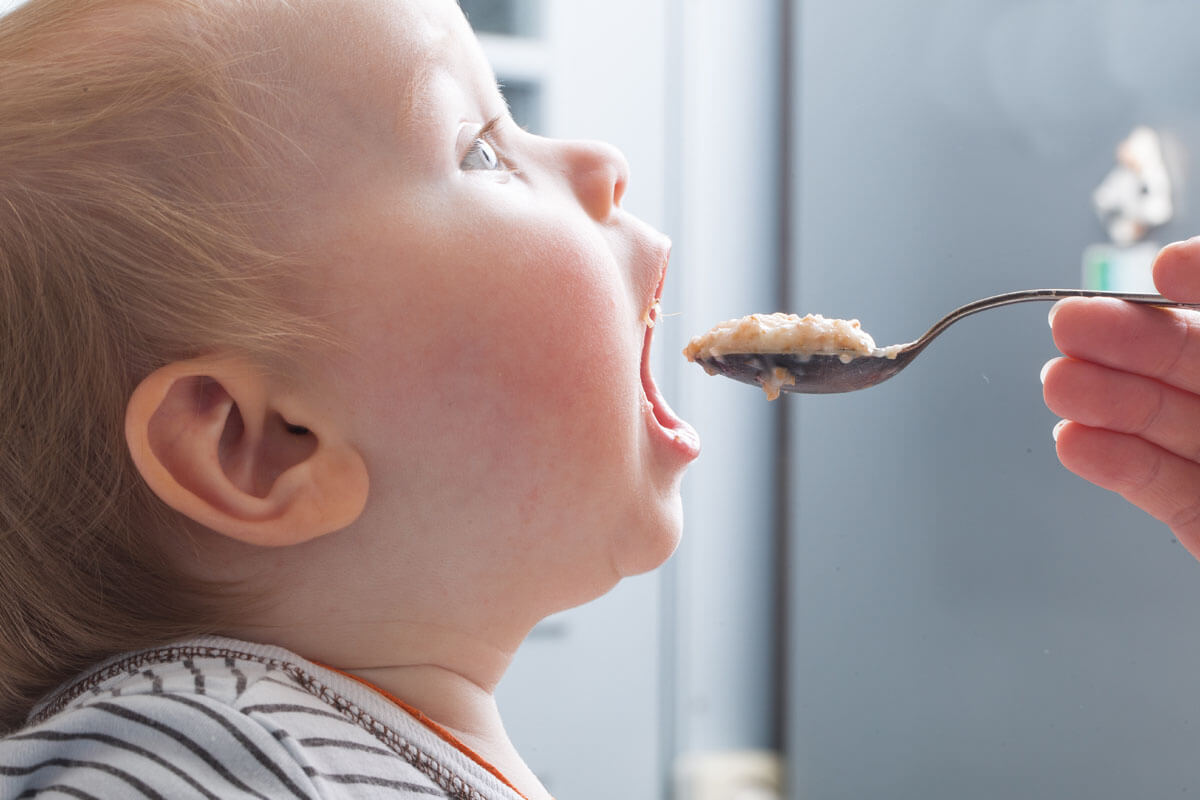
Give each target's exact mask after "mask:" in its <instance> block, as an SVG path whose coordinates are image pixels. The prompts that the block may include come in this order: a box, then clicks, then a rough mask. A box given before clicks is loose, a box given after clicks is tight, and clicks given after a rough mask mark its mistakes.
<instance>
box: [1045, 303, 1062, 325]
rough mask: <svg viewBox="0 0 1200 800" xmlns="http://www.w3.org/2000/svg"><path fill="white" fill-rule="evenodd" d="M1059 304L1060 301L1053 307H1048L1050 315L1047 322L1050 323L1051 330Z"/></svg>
mask: <svg viewBox="0 0 1200 800" xmlns="http://www.w3.org/2000/svg"><path fill="white" fill-rule="evenodd" d="M1061 304H1062V300H1059V301H1058V302H1057V303H1055V304H1054V305H1052V306H1050V315H1049V320H1048V321H1049V322H1050V327H1051V328H1053V327H1054V315H1055V314H1057V313H1058V307H1059V306H1060V305H1061Z"/></svg>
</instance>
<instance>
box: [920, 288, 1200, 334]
mask: <svg viewBox="0 0 1200 800" xmlns="http://www.w3.org/2000/svg"><path fill="white" fill-rule="evenodd" d="M1064 297H1115V298H1116V299H1118V300H1126V301H1128V302H1130V303H1142V304H1144V305H1151V306H1162V307H1164V308H1200V303H1177V302H1175V301H1174V300H1168V299H1167V298H1165V297H1163V296H1162V295H1159V294H1143V293H1140V292H1102V291H1098V290H1093V289H1025V290H1024V291H1020V292H1008V293H1007V294H997V295H993V296H992V297H984V298H983V299H981V300H976V301H974V302H972V303H967V304H966V305H965V306H960V307H959V308H956V309H954V310H953V311H951V312H950V313H949V314H947V315H946V316H944V317H942V318H941V319H940V320H938V321H937V322H936V323H935V324H934V326H933V327H932V328H930V329H929V330H928V331H926V332H925V335H924V336H922V337H921V338H920V339H918V340H917V341H916V342H914V343H913V344H918V343H920V344H921V345H922V346H924V345H925V344H928V343H929V342H930V341H931V340H932V339H933V338H934V337H935V336H937V335H938V334H939V333H941V332H942V331H944V330H945V329H946V328H948V327H949V326H950V325H953V324H954V323H955V322H958V321H959V320H960V319H962V318H963V317H969V316H970V315H972V314H977V313H979V312H980V311H986V310H987V309H989V308H998V307H999V306H1007V305H1011V304H1013V303H1030V302H1033V301H1036V300H1061V299H1063V298H1064Z"/></svg>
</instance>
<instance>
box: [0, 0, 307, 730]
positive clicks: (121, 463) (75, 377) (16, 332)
mask: <svg viewBox="0 0 1200 800" xmlns="http://www.w3.org/2000/svg"><path fill="white" fill-rule="evenodd" d="M265 3H266V0H262V2H261V3H248V2H235V3H228V2H227V3H223V4H222V3H220V2H217V1H216V0H214V2H210V3H204V2H198V1H197V0H123V1H122V0H33V2H32V3H30V4H29V5H26V6H23V7H21V8H18V9H17V10H16V11H14V12H12V13H10V14H9V15H8V16H7V17H3V18H0V729H4V730H8V729H12V728H14V727H16V726H19V725H20V724H21V722H22V720H23V718H24V716H25V715H26V714H27V713H28V711H29V710H30V708H31V706H32V705H33V704H34V703H35V701H36V699H37V698H38V697H39V696H41V695H42V694H44V693H45V692H46V691H47V690H48V689H50V688H52V687H53V686H55V685H56V684H58V683H60V682H62V681H63V680H65V679H67V678H69V677H70V676H72V675H73V674H75V673H77V672H78V671H79V670H81V669H83V668H85V667H86V666H88V665H89V664H92V663H94V662H96V661H97V660H100V659H103V658H105V657H107V656H110V655H112V654H115V653H118V652H121V651H126V650H129V649H134V648H140V647H146V646H154V645H159V644H163V643H166V642H168V641H171V640H173V639H176V638H182V637H187V636H191V635H196V634H199V633H203V632H211V631H215V630H219V629H220V628H221V627H222V625H223V624H224V623H225V622H226V621H227V620H228V618H229V617H230V611H231V604H232V603H239V602H242V599H243V598H240V597H238V596H237V592H236V591H234V590H232V589H231V587H214V586H210V585H204V584H201V583H199V582H197V581H195V580H190V579H188V578H187V577H186V576H185V575H183V574H181V573H180V570H179V568H178V567H176V566H173V565H172V563H171V562H170V561H169V559H167V558H166V557H165V556H164V555H163V554H162V552H161V548H159V547H158V546H157V541H156V540H158V539H160V538H161V537H164V536H178V535H183V532H182V531H183V529H184V527H185V526H184V523H183V521H182V519H181V518H180V517H179V516H178V515H176V514H175V513H174V512H172V511H171V510H169V509H168V508H166V506H165V505H163V504H162V503H161V502H160V501H159V500H158V499H157V498H156V497H155V496H154V495H153V494H151V493H150V491H149V490H148V489H147V487H146V486H145V484H144V483H143V482H142V480H141V479H140V477H139V475H138V474H137V472H136V471H135V469H134V467H133V464H132V461H131V459H130V457H129V454H128V451H127V448H126V445H125V440H124V437H123V419H124V410H125V405H126V402H127V400H128V398H129V396H130V393H131V392H132V390H133V388H134V387H135V386H136V385H137V383H138V382H139V381H140V380H141V379H142V378H143V377H145V376H146V375H147V374H148V373H149V372H151V371H152V370H154V369H156V368H157V367H160V366H162V365H164V364H166V363H169V362H171V361H174V360H176V359H181V358H188V357H193V356H196V355H199V354H203V353H207V352H221V351H234V352H239V353H243V354H248V355H250V356H252V357H254V358H256V359H258V360H259V362H260V363H263V364H264V365H266V366H268V367H270V366H276V367H278V366H279V365H280V364H282V363H283V361H282V359H286V358H287V357H288V354H289V353H290V352H291V351H292V349H293V348H294V347H295V345H296V343H297V342H299V341H302V340H303V339H304V337H307V336H311V335H312V333H313V331H312V330H311V329H310V328H309V327H307V325H306V322H305V321H304V320H302V319H300V318H299V317H298V316H297V315H295V314H290V313H287V312H285V310H284V309H283V307H282V305H281V303H280V302H278V301H277V299H276V296H275V290H276V288H277V287H278V280H279V279H280V278H281V276H282V275H283V273H285V272H286V271H288V270H290V269H292V268H293V267H294V265H293V264H292V262H291V261H290V260H289V259H285V258H283V257H282V256H281V254H280V253H279V252H277V249H278V248H275V247H273V246H271V245H270V244H269V243H270V242H273V241H278V240H279V237H278V236H276V235H275V233H274V232H273V231H272V230H271V227H270V225H269V224H268V223H269V222H270V221H271V220H272V219H273V216H272V211H273V208H274V206H275V205H276V204H277V201H278V200H279V198H280V197H281V196H282V194H283V191H284V190H283V189H282V186H283V182H281V181H278V180H276V176H277V175H278V173H279V165H280V162H279V159H278V156H279V152H278V149H279V147H280V146H279V145H276V144H271V142H279V141H282V140H283V137H280V136H272V135H271V131H270V130H269V128H270V125H269V124H268V122H267V121H266V117H268V116H270V114H264V113H257V112H259V111H262V110H263V109H266V108H268V106H269V105H270V98H271V96H272V92H273V91H274V88H273V87H272V86H271V85H270V75H269V72H270V70H269V69H268V70H265V72H262V73H260V74H255V73H254V72H253V71H252V69H251V65H252V64H254V63H257V62H258V61H259V60H260V59H259V54H255V53H247V52H242V53H240V54H239V53H238V52H237V51H236V49H235V48H234V47H232V46H231V45H230V44H229V42H230V41H231V40H236V39H238V38H239V37H238V36H233V35H232V34H233V31H232V29H229V28H228V25H229V20H228V19H227V18H228V17H230V16H231V13H232V10H237V12H238V13H239V14H240V13H242V12H243V11H245V12H246V13H249V8H250V7H251V6H258V7H261V6H263V5H265ZM223 18H225V19H224V21H223ZM241 38H244V37H241ZM264 63H265V62H264ZM276 105H278V104H276ZM271 124H275V123H271Z"/></svg>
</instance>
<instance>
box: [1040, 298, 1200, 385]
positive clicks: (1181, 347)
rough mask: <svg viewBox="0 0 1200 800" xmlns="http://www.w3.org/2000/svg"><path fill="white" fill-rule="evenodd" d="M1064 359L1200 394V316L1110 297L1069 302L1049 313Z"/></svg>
mask: <svg viewBox="0 0 1200 800" xmlns="http://www.w3.org/2000/svg"><path fill="white" fill-rule="evenodd" d="M1051 327H1052V328H1053V330H1054V344H1055V345H1056V346H1057V347H1058V349H1059V350H1061V351H1062V352H1063V353H1064V354H1065V355H1068V356H1071V357H1072V358H1076V359H1079V360H1081V361H1091V362H1093V363H1096V364H1102V365H1104V366H1106V367H1111V368H1113V369H1119V370H1122V371H1124V372H1132V373H1135V374H1138V375H1145V376H1147V377H1150V378H1155V379H1157V380H1160V381H1162V382H1163V383H1166V384H1169V385H1171V386H1175V387H1177V388H1179V389H1183V390H1184V391H1187V392H1192V393H1193V394H1200V313H1198V312H1195V311H1189V310H1185V309H1173V308H1156V307H1153V306H1142V305H1136V304H1133V303H1126V302H1123V301H1121V300H1113V299H1111V298H1069V299H1067V300H1062V301H1060V302H1059V303H1058V304H1056V305H1055V306H1054V309H1053V311H1052V312H1051Z"/></svg>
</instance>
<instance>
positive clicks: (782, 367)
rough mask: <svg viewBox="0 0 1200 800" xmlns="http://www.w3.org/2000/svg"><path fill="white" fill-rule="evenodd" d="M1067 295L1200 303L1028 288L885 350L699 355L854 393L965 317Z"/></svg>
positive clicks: (738, 370)
mask: <svg viewBox="0 0 1200 800" xmlns="http://www.w3.org/2000/svg"><path fill="white" fill-rule="evenodd" d="M1065 297H1114V298H1117V299H1119V300H1125V301H1128V302H1130V303H1140V304H1143V305H1152V306H1161V307H1164V308H1200V304H1196V303H1176V302H1174V301H1172V300H1168V299H1166V298H1165V297H1163V296H1161V295H1157V294H1139V293H1135V292H1102V291H1092V290H1090V289H1028V290H1025V291H1020V292H1009V293H1007V294H999V295H995V296H993V297H985V298H983V299H982V300H976V301H975V302H973V303H968V304H967V305H965V306H961V307H959V308H956V309H955V310H954V311H951V312H950V313H949V314H947V315H946V316H944V317H942V318H941V319H940V320H938V321H937V322H936V323H934V325H933V327H931V328H930V329H929V330H928V331H926V332H925V335H923V336H922V337H921V338H919V339H917V340H915V341H912V342H908V343H907V344H901V345H894V346H892V347H887V348H883V349H881V350H879V351H878V352H879V353H880V355H869V356H857V357H854V358H849V359H847V357H846V356H845V355H838V354H826V353H815V354H806V353H726V354H722V355H718V356H708V355H702V356H698V357H697V358H696V363H697V364H700V365H701V366H703V367H704V369H705V370H707V371H708V373H709V374H711V375H723V376H725V377H727V378H732V379H733V380H736V381H741V382H742V383H748V384H751V385H754V386H761V387H777V388H778V389H779V390H780V391H783V392H793V393H801V394H837V393H841V392H853V391H857V390H859V389H866V388H867V387H870V386H874V385H876V384H878V383H883V382H884V381H886V380H887V379H889V378H891V377H893V376H895V375H896V373H898V372H900V371H901V370H902V369H904V368H905V367H907V366H908V365H909V364H911V363H912V362H913V360H914V359H915V358H916V357H917V356H918V355H920V353H921V351H922V350H924V349H925V348H926V347H928V346H929V343H930V342H932V341H933V340H934V339H935V338H937V337H938V336H939V335H940V334H941V333H942V332H943V331H945V330H946V328H948V327H950V326H951V325H953V324H954V323H955V322H958V321H959V320H960V319H963V318H964V317H968V316H970V315H971V314H977V313H979V312H980V311H986V310H987V309H989V308H999V307H1000V306H1006V305H1011V304H1013V303H1029V302H1036V301H1047V300H1049V301H1057V300H1061V299H1063V298H1065ZM768 394H770V392H768ZM771 396H772V397H773V395H771Z"/></svg>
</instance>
